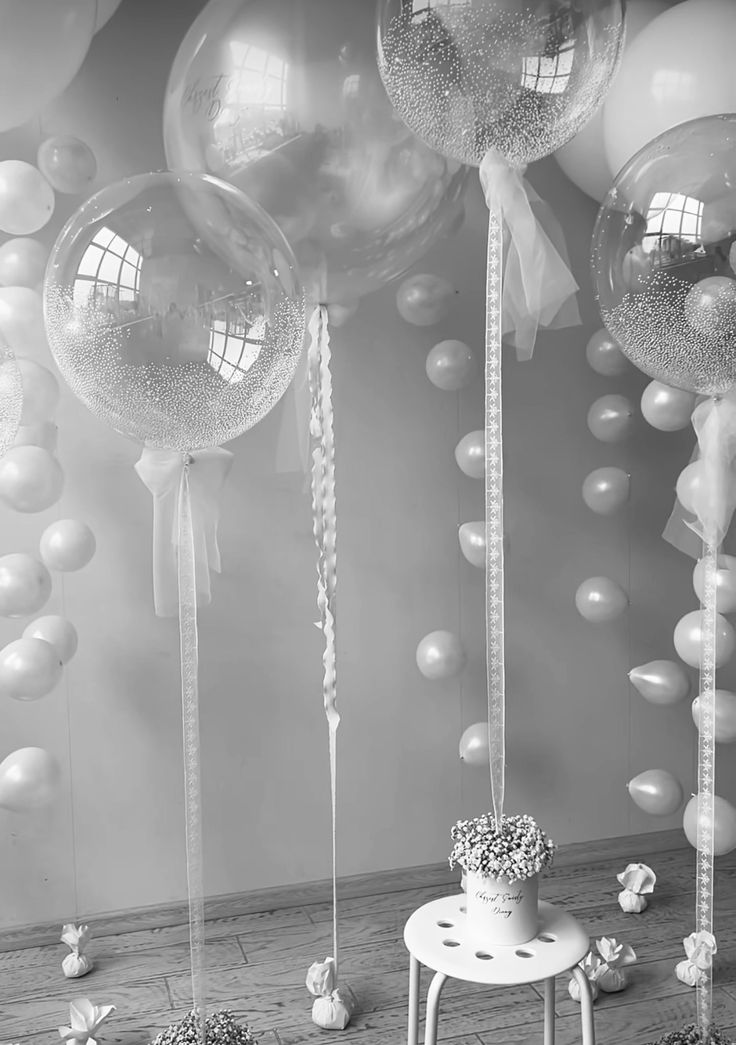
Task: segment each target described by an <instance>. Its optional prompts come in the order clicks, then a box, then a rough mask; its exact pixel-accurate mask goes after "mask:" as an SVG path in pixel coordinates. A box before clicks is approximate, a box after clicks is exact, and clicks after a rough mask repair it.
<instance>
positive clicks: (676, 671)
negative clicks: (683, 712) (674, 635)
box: [629, 660, 690, 707]
mask: <svg viewBox="0 0 736 1045" xmlns="http://www.w3.org/2000/svg"><path fill="white" fill-rule="evenodd" d="M629 679H630V680H631V685H632V686H633V687H634V688H635V689H636V690H637V691H638V692H639V693H640V694H641V695H642V697H644V699H645V700H648V701H649V703H650V704H658V705H660V706H661V707H669V705H671V704H678V703H679V702H680V701H681V700H684V699H685V698H686V697H687V696H688V695H689V693H690V678H689V676H688V674H687V672H686V671H685V669H684V668H683V666H682V664H678V663H677V661H675V660H650V661H649V662H648V663H647V664H640V665H639V666H638V667H636V668H632V669H631V671H630V672H629Z"/></svg>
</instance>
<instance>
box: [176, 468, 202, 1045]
mask: <svg viewBox="0 0 736 1045" xmlns="http://www.w3.org/2000/svg"><path fill="white" fill-rule="evenodd" d="M190 467H191V458H190V457H189V455H184V457H183V466H182V469H181V478H180V481H179V496H178V513H177V514H178V538H179V539H178V574H179V644H180V655H181V713H182V727H183V737H184V797H185V818H186V848H187V894H188V898H189V956H190V964H191V973H192V1008H193V1009H194V1010H195V1012H196V1013H197V1014H198V1016H199V1019H198V1021H197V1040H198V1042H199V1045H205V1017H206V1009H205V984H204V981H205V956H204V946H205V938H204V880H203V872H202V787H201V772H200V748H199V685H198V672H199V654H198V635H197V581H196V572H195V554H194V526H193V523H192V501H191V496H190V487H189V469H190Z"/></svg>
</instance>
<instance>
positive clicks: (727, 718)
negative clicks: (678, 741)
mask: <svg viewBox="0 0 736 1045" xmlns="http://www.w3.org/2000/svg"><path fill="white" fill-rule="evenodd" d="M712 695H713V696H714V697H715V701H713V700H712V699H711V701H710V702H711V703H713V705H714V719H715V722H714V727H713V736H714V738H715V742H716V744H733V743H736V693H732V692H731V691H730V690H727V689H716V690H713V694H712ZM708 700H709V695H705V694H703V693H701V694H699V696H697V697H696V698H695V700H694V701H693V702H692V707H691V711H692V716H693V722H694V723H695V725H696V726H697V728H698V729H700V718H701V715H702V713H703V707H704V706H705V707H707V702H708Z"/></svg>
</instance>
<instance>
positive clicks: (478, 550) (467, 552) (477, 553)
mask: <svg viewBox="0 0 736 1045" xmlns="http://www.w3.org/2000/svg"><path fill="white" fill-rule="evenodd" d="M457 537H458V540H459V542H460V551H461V552H462V553H463V555H464V556H465V558H466V559H467V560H468V562H469V563H470V565H471V566H475V567H477V568H478V569H479V570H483V569H485V565H486V524H485V522H483V521H482V520H480V521H478V522H466V523H462V524H461V525H460V527H459V529H458V531H457Z"/></svg>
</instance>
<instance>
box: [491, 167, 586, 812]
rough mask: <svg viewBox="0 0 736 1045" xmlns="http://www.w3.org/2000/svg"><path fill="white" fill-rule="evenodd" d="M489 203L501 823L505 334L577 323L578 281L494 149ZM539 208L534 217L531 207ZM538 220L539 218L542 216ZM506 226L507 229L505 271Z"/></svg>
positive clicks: (499, 807) (496, 797)
mask: <svg viewBox="0 0 736 1045" xmlns="http://www.w3.org/2000/svg"><path fill="white" fill-rule="evenodd" d="M479 173H480V181H481V185H482V187H483V193H484V195H485V199H486V203H487V204H488V254H487V265H486V330H485V469H486V470H485V515H486V517H485V538H486V549H485V566H486V686H487V695H488V747H489V753H490V775H491V799H492V802H493V816H494V818H495V820H496V822H497V823H498V824H500V823H501V818H502V816H503V804H504V792H505V777H506V739H505V733H506V723H505V719H506V710H505V706H506V692H505V690H506V679H505V654H504V548H503V415H502V394H501V386H502V380H501V373H502V340H503V335H504V333H506V332H508V333H509V335H510V338H511V340H512V342H513V344H514V345H515V346H516V350H517V355H518V357H519V359H529V358H531V356H532V353H533V351H534V342H535V339H536V336H537V330H538V328H539V327H540V326H545V327H560V326H572V325H574V324H576V323H579V322H580V315H579V313H578V310H577V305H576V303H575V298H574V295H575V292H576V291H577V289H578V285H577V283H576V282H575V280H574V279H573V277H572V273H571V272H570V269H569V266H568V259H567V254H566V251H565V245H564V239H563V236H562V232H561V230H560V228H559V225H558V224H557V222H556V221H555V220H554V217H553V216H552V214H551V212H549V211H548V210H546V211H545V208H544V204H543V203H542V201H541V200H540V199H539V197H538V196H537V195H536V193H535V192H534V190H533V189H532V187H531V186H530V185H529V184H528V183H527V182H525V181H524V178H523V169H521V168H517V167H512V166H511V165H510V164H509V163H508V161H507V160H505V159H504V158H503V156H501V155H500V154H499V153H498V152H496V151H495V150H493V149H491V150H489V151H488V153H487V154H486V155H485V156H484V158H483V161H482V162H481V165H480V172H479ZM533 207H534V208H536V209H537V212H538V214H539V218H538V217H537V215H536V214H535V210H534V209H533ZM540 219H541V220H540ZM504 227H507V228H508V233H509V245H508V248H507V256H506V265H505V272H504V243H503V232H504Z"/></svg>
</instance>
